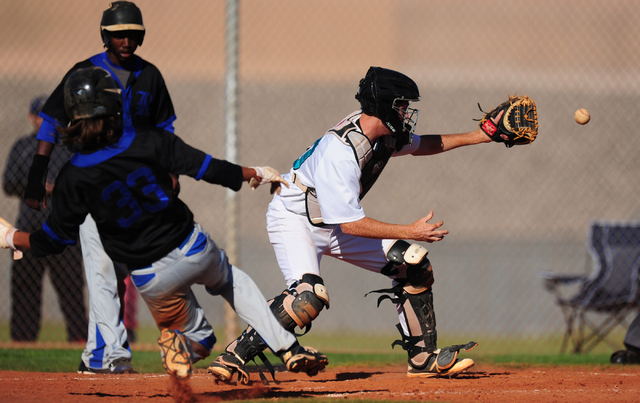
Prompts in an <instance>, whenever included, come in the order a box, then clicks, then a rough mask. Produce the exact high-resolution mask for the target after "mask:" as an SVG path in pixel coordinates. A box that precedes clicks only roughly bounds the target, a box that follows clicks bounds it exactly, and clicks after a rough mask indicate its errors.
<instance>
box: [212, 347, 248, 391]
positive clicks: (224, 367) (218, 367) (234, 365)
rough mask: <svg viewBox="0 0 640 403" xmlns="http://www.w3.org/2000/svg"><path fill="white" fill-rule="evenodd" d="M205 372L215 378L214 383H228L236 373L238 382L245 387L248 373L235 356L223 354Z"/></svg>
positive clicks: (227, 353)
mask: <svg viewBox="0 0 640 403" xmlns="http://www.w3.org/2000/svg"><path fill="white" fill-rule="evenodd" d="M207 371H208V372H209V373H210V374H211V375H213V376H214V377H215V378H216V383H218V382H223V383H230V382H231V378H233V375H234V374H235V373H236V372H237V373H238V381H240V382H241V383H243V384H245V385H247V384H248V383H249V373H247V371H246V370H245V368H244V363H243V362H242V360H240V359H239V358H238V357H236V356H235V354H232V353H229V352H224V353H222V354H220V355H219V356H218V358H216V359H215V360H214V361H213V362H212V363H211V365H209V368H208V369H207Z"/></svg>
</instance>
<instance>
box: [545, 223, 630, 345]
mask: <svg viewBox="0 0 640 403" xmlns="http://www.w3.org/2000/svg"><path fill="white" fill-rule="evenodd" d="M588 249H589V254H590V255H591V258H592V259H593V263H594V265H593V266H594V270H593V271H592V272H591V273H588V274H584V275H563V274H556V273H553V272H541V273H540V274H539V277H541V278H543V279H544V280H545V281H544V285H545V288H546V289H547V290H548V291H550V292H551V293H553V294H554V296H555V298H556V303H557V304H558V305H559V306H560V308H561V309H562V314H563V315H564V319H565V322H566V326H567V328H566V332H565V334H564V339H563V341H562V346H561V348H560V353H564V352H565V351H566V348H567V347H568V346H569V345H570V344H573V350H572V351H573V353H577V354H579V353H588V352H590V351H591V350H593V348H595V347H596V346H597V345H598V344H599V343H600V342H601V341H606V342H607V343H608V344H609V345H610V346H611V347H612V348H613V349H614V350H616V349H619V347H620V346H619V345H618V344H615V343H613V342H611V341H610V340H608V339H607V336H608V335H609V334H610V333H611V331H612V330H613V329H614V328H615V327H616V326H622V327H624V328H625V330H626V328H628V326H629V324H628V322H627V318H628V317H629V316H630V315H631V314H632V313H634V311H635V310H637V309H638V303H639V297H640V293H639V292H638V275H639V269H640V222H628V221H627V222H620V221H599V220H594V221H592V222H591V225H590V229H589V239H588ZM563 286H573V288H572V289H575V288H576V286H577V288H578V292H577V293H575V294H573V295H570V296H568V297H567V296H565V295H566V294H567V292H566V291H564V290H563V288H562V287H563ZM565 290H566V289H565ZM589 313H594V314H598V315H595V317H596V319H593V317H594V315H590V316H588V315H587V314H589Z"/></svg>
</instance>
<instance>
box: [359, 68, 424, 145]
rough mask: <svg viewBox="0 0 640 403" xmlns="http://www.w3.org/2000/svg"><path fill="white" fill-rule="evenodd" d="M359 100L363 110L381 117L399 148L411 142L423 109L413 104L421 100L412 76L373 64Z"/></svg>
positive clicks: (361, 83)
mask: <svg viewBox="0 0 640 403" xmlns="http://www.w3.org/2000/svg"><path fill="white" fill-rule="evenodd" d="M356 99H357V100H358V101H359V102H360V106H361V107H362V112H364V113H365V114H367V115H372V116H375V117H377V118H379V119H380V120H382V122H383V123H384V124H385V125H386V126H387V127H388V128H389V130H390V131H391V133H392V135H393V137H394V138H395V139H396V142H397V149H398V150H399V149H400V148H401V147H403V146H404V145H405V144H411V139H412V137H413V131H414V129H415V125H416V123H417V121H418V112H419V111H418V110H417V109H411V108H409V105H410V104H411V102H417V101H419V100H420V91H419V90H418V86H417V85H416V83H415V82H414V81H413V80H412V79H410V78H409V77H407V76H406V75H404V74H402V73H399V72H397V71H393V70H389V69H384V68H382V67H370V68H369V70H368V71H367V74H366V75H365V77H364V78H363V79H362V80H360V87H359V89H358V93H357V94H356Z"/></svg>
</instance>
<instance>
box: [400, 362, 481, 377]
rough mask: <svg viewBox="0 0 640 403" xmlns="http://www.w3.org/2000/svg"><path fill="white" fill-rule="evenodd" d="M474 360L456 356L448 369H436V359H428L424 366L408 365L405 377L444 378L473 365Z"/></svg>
mask: <svg viewBox="0 0 640 403" xmlns="http://www.w3.org/2000/svg"><path fill="white" fill-rule="evenodd" d="M474 364H475V362H474V361H473V360H472V359H471V358H457V359H456V361H455V364H453V366H451V367H450V368H449V369H438V368H437V366H436V360H435V359H434V360H431V359H430V360H429V361H428V363H427V366H426V368H424V369H418V368H414V367H412V366H411V365H409V367H408V369H407V377H409V378H445V377H448V378H450V377H452V376H456V375H458V374H459V373H462V372H465V371H466V370H468V369H469V368H471V367H473V365H474Z"/></svg>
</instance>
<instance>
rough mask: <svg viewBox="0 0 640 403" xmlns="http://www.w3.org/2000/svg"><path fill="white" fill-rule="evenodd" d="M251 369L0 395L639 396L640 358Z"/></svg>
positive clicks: (108, 379)
mask: <svg viewBox="0 0 640 403" xmlns="http://www.w3.org/2000/svg"><path fill="white" fill-rule="evenodd" d="M252 370H253V371H251V383H250V385H248V386H247V385H235V384H230V385H223V384H220V385H217V384H216V383H215V381H214V380H213V378H212V377H211V376H210V375H209V374H207V373H206V370H204V369H197V370H196V371H195V373H194V374H193V375H192V377H191V378H190V379H189V380H188V381H183V382H180V381H178V380H176V379H174V378H173V377H170V376H169V375H167V374H129V375H79V374H75V373H42V372H10V371H5V372H0V385H2V386H1V387H0V402H34V403H35V402H37V403H44V402H62V403H71V402H96V401H98V402H101V403H107V402H220V401H228V400H241V399H242V400H246V399H272V400H273V399H277V400H279V401H284V400H285V399H288V398H335V399H372V400H377V399H385V400H397V401H401V400H416V401H433V402H519V403H534V402H536V403H538V402H540V403H542V402H544V403H548V402H565V403H571V402H576V403H578V402H579V403H587V402H629V403H631V402H634V403H636V402H639V401H640V365H635V366H613V365H601V366H564V367H559V366H525V365H517V366H516V365H495V364H488V365H487V364H476V366H475V367H473V368H471V369H469V371H468V372H466V373H463V374H460V375H458V376H457V377H455V378H452V379H447V378H428V379H427V378H412V379H409V378H407V376H406V368H405V367H404V366H402V365H394V366H387V367H374V368H369V367H331V366H329V367H327V369H326V370H325V371H324V372H322V373H320V374H318V375H317V376H315V377H313V378H310V377H308V376H306V375H304V374H291V373H287V372H277V373H276V379H277V380H278V381H279V383H278V384H276V383H274V382H271V383H270V384H269V385H268V386H264V385H263V384H262V383H261V382H260V378H259V376H258V373H257V372H255V367H254V368H252ZM277 370H279V371H281V370H282V367H278V368H277ZM266 375H267V376H269V375H268V374H266ZM234 381H235V377H234Z"/></svg>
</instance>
